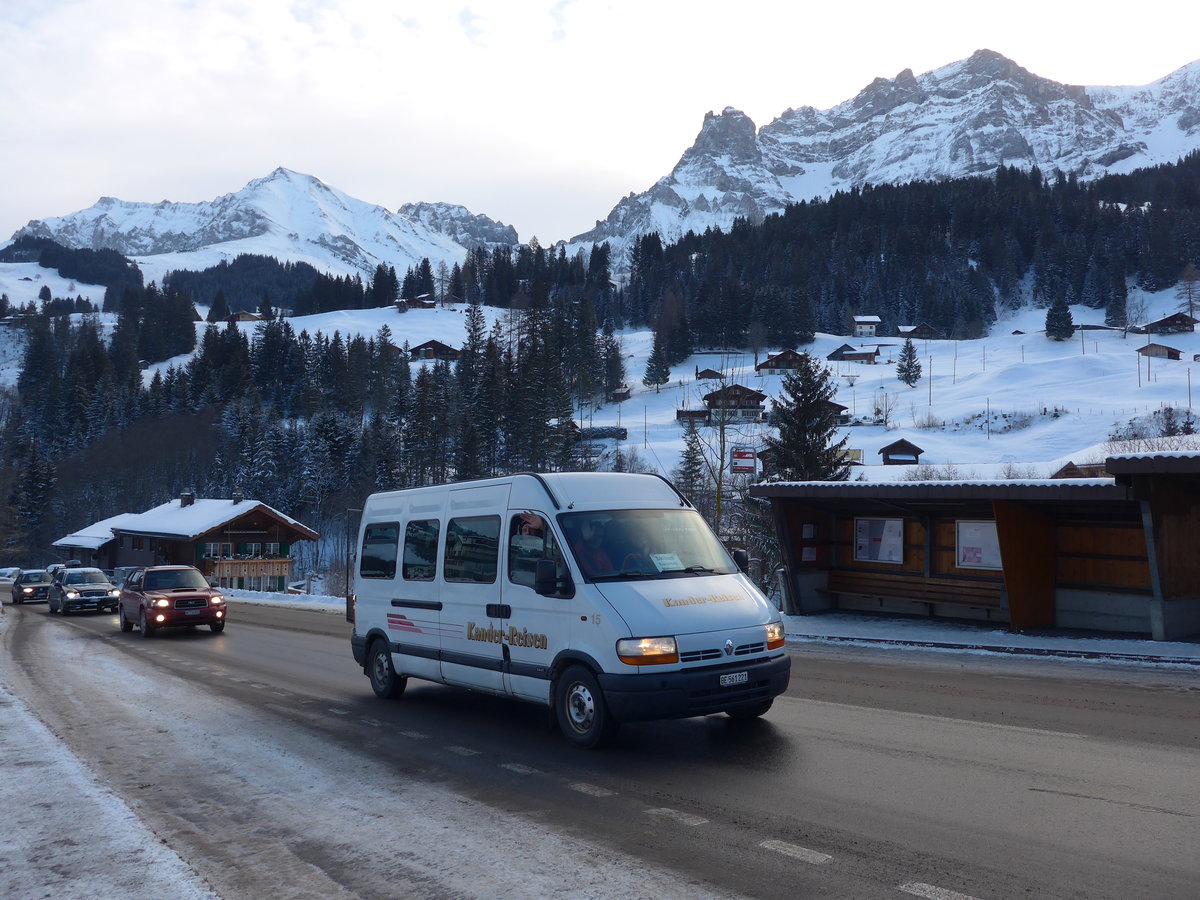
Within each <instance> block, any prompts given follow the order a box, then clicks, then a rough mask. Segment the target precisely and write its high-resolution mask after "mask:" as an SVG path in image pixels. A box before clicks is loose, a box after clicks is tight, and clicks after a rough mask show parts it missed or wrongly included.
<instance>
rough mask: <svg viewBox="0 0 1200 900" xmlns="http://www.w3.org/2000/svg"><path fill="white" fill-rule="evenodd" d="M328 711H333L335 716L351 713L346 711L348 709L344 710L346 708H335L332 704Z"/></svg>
mask: <svg viewBox="0 0 1200 900" xmlns="http://www.w3.org/2000/svg"><path fill="white" fill-rule="evenodd" d="M326 712H331V713H333V714H334V715H335V716H345V715H349V713H347V712H346V710H344V709H334V708H333V707H332V706H331V707H329V709H327V710H326Z"/></svg>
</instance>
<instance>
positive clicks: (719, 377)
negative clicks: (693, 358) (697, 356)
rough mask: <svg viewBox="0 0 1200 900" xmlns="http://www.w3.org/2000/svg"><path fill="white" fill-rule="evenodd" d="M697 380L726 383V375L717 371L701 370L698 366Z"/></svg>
mask: <svg viewBox="0 0 1200 900" xmlns="http://www.w3.org/2000/svg"><path fill="white" fill-rule="evenodd" d="M696 380H697V381H724V380H725V373H724V372H718V371H717V370H716V369H701V368H700V367H699V366H697V367H696Z"/></svg>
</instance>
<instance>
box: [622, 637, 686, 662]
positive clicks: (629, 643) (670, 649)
mask: <svg viewBox="0 0 1200 900" xmlns="http://www.w3.org/2000/svg"><path fill="white" fill-rule="evenodd" d="M617 656H619V657H620V658H621V662H623V663H627V664H629V665H631V666H661V665H664V664H666V663H677V662H679V647H678V645H677V644H676V643H675V638H673V637H648V638H625V639H623V640H620V641H617Z"/></svg>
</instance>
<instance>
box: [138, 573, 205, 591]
mask: <svg viewBox="0 0 1200 900" xmlns="http://www.w3.org/2000/svg"><path fill="white" fill-rule="evenodd" d="M144 587H145V589H146V590H148V591H169V590H171V589H173V588H188V589H203V588H207V587H208V582H207V581H205V580H204V576H203V575H201V574H200V572H199V571H198V570H197V569H165V570H163V571H161V572H147V573H146V579H145V584H144Z"/></svg>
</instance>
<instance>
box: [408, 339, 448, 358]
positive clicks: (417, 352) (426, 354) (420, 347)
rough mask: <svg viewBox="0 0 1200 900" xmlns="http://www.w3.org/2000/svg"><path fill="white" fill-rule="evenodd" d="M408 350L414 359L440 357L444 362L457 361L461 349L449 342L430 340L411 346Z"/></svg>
mask: <svg viewBox="0 0 1200 900" xmlns="http://www.w3.org/2000/svg"><path fill="white" fill-rule="evenodd" d="M408 352H409V355H410V356H411V357H412V359H414V360H419V359H440V360H442V361H444V362H455V361H457V360H458V357H459V356H460V351H458V350H455V349H454V348H453V347H451V346H450V345H449V344H443V343H442V342H441V341H439V340H430V341H426V342H425V343H423V344H417V346H415V347H412V348H410V349H409V351H408Z"/></svg>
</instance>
